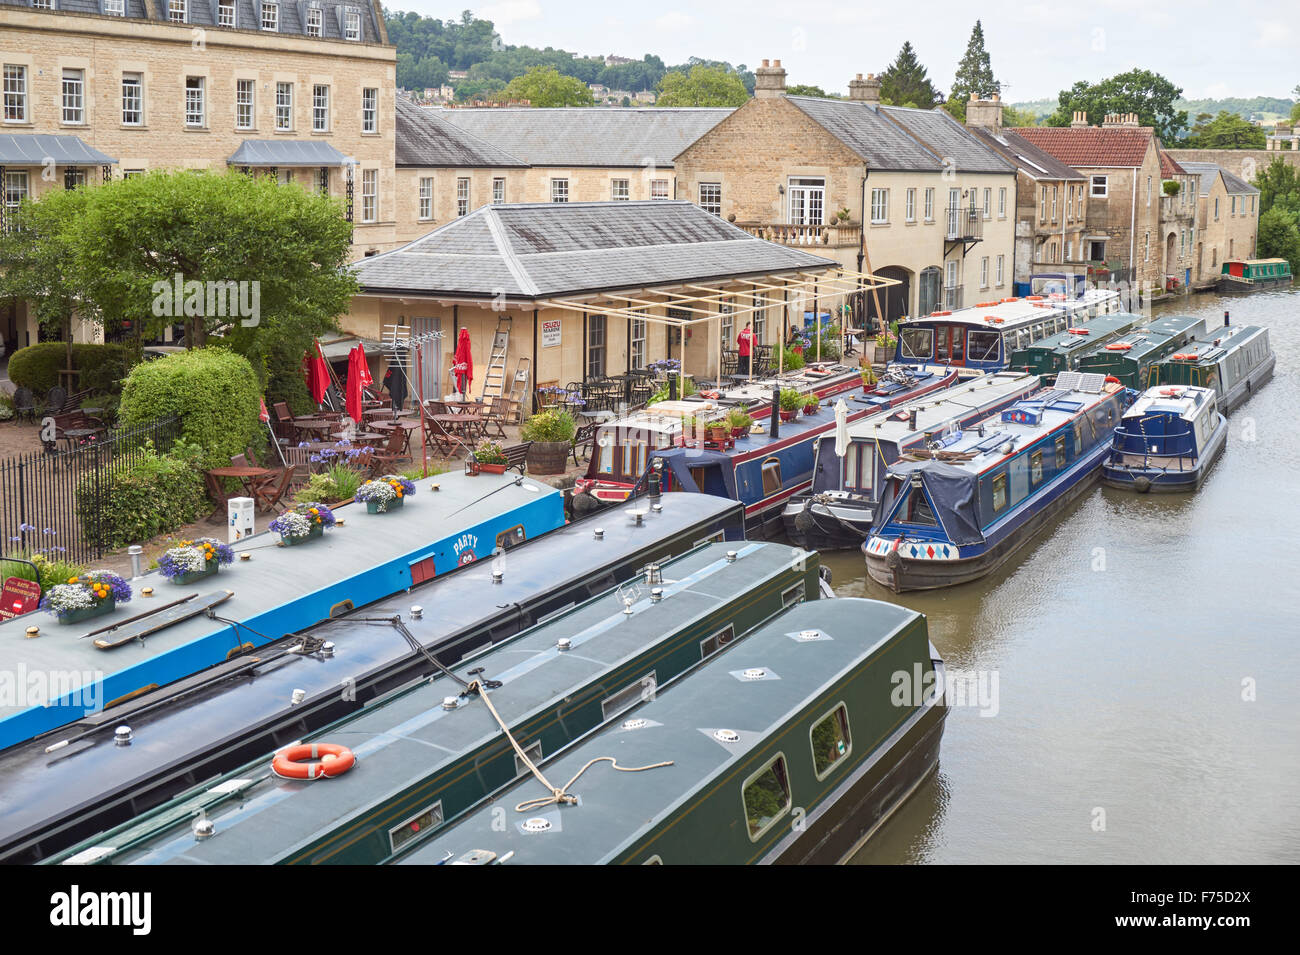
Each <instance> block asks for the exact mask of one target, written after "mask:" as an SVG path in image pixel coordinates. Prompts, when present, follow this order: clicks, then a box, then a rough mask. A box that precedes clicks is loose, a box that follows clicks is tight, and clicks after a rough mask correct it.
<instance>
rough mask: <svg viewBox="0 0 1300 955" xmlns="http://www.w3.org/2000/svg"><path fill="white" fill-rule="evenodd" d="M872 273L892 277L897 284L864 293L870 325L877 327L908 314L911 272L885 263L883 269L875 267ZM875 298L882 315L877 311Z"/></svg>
mask: <svg viewBox="0 0 1300 955" xmlns="http://www.w3.org/2000/svg"><path fill="white" fill-rule="evenodd" d="M874 274H875V275H878V276H880V277H881V278H882V279H893V280H895V281H896V282H898V284H897V285H890V286H888V287H886V288H882V289H878V290H876V291H875V292H871V291H868V292H867V294H866V300H867V316H868V318H869V319H870V320H871V322H872V324H871V327H872V328H879V327H881V326H882V325H888V324H889V323H890V322H896V321H898V320H899V319H900V318H902V317H903V316H904V315H909V314H910V312H909V308H910V305H909V303H910V302H911V301H912V273H911V271H910V270H908V269H905V268H903V267H902V266H901V265H887V266H885V267H884V268H883V269H876V270H875V271H874ZM877 300H879V304H880V309H881V310H883V312H884V315H880V314H878V313H877V310H876V303H877Z"/></svg>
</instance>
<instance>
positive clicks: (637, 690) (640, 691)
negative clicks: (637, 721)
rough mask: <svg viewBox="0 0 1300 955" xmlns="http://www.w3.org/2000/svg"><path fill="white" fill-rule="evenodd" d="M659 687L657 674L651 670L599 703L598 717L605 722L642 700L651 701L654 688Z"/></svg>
mask: <svg viewBox="0 0 1300 955" xmlns="http://www.w3.org/2000/svg"><path fill="white" fill-rule="evenodd" d="M658 685H659V681H658V679H657V674H656V673H655V671H654V670H651V671H650V672H649V673H647V674H646V675H645V676H643V677H642V678H641V679H639V680H637V681H635V682H633V683H629V684H628V685H627V686H625V687H623V689H621V690H619V691H618V692H617V693H612V694H610V695H609V696H607V697H605V699H603V700H601V701H600V715H601V718H602V719H604V720H605V721H606V722H608V721H609V720H612V719H613V718H614V717H615V716H617V715H618V714H619V713H622V712H623V711H624V710H626V709H629V708H630V707H633V706H635V705H636V704H637V703H640V702H641V701H642V700H653V699H654V696H655V688H656V687H657V686H658Z"/></svg>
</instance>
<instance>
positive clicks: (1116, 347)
mask: <svg viewBox="0 0 1300 955" xmlns="http://www.w3.org/2000/svg"><path fill="white" fill-rule="evenodd" d="M1132 347H1133V346H1132V345H1130V344H1129V343H1128V342H1111V343H1110V344H1109V345H1107V346H1106V348H1107V350H1108V351H1128V350H1129V349H1130V348H1132Z"/></svg>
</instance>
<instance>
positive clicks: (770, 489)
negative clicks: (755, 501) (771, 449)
mask: <svg viewBox="0 0 1300 955" xmlns="http://www.w3.org/2000/svg"><path fill="white" fill-rule="evenodd" d="M780 490H781V462H780V460H779V459H777V458H768V459H767V460H766V461H764V462H763V496H764V497H771V496H772V495H773V494H776V493H777V492H779V491H780Z"/></svg>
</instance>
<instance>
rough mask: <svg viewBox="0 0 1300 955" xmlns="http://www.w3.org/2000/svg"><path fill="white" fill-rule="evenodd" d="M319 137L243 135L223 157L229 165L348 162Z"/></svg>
mask: <svg viewBox="0 0 1300 955" xmlns="http://www.w3.org/2000/svg"><path fill="white" fill-rule="evenodd" d="M347 158H348V157H347V156H345V155H343V154H342V153H341V152H339V151H338V150H337V149H335V148H334V147H333V146H331V145H330V144H329V143H327V142H324V141H323V140H319V139H245V140H244V141H243V142H242V143H240V144H239V148H238V149H236V150H235V152H234V153H233V154H232V155H231V157H230V158H229V159H227V160H226V164H227V165H229V166H277V167H279V166H342V165H343V164H344V163H346V162H347Z"/></svg>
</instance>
